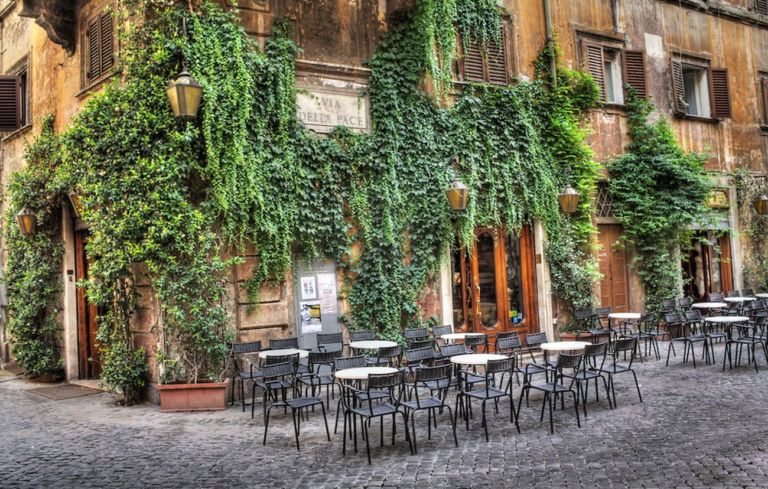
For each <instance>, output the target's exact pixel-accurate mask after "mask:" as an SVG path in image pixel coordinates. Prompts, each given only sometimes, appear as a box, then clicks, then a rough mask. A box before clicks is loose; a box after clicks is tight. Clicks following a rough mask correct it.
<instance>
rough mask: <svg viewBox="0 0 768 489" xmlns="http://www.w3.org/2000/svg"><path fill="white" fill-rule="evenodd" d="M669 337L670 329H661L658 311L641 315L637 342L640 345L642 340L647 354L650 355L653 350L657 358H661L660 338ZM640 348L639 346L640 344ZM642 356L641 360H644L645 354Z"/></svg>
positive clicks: (636, 334) (636, 335)
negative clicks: (657, 315)
mask: <svg viewBox="0 0 768 489" xmlns="http://www.w3.org/2000/svg"><path fill="white" fill-rule="evenodd" d="M665 336H666V337H667V338H669V331H662V330H660V329H659V323H658V320H657V317H656V313H654V312H647V313H644V314H643V315H642V316H640V320H639V321H638V323H637V332H636V333H635V337H636V338H637V343H638V345H640V342H641V341H642V342H643V343H644V346H645V355H650V353H651V352H653V354H654V356H655V357H656V360H661V352H660V351H659V338H664V337H665ZM638 348H639V346H638ZM639 356H640V362H642V361H643V356H642V355H639Z"/></svg>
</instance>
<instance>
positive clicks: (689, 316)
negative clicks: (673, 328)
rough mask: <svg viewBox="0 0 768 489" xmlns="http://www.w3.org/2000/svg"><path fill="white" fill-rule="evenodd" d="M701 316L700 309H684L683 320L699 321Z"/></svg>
mask: <svg viewBox="0 0 768 489" xmlns="http://www.w3.org/2000/svg"><path fill="white" fill-rule="evenodd" d="M702 319H703V318H702V317H701V311H699V310H698V309H693V310H692V311H685V320H686V321H688V322H699V321H701V320H702Z"/></svg>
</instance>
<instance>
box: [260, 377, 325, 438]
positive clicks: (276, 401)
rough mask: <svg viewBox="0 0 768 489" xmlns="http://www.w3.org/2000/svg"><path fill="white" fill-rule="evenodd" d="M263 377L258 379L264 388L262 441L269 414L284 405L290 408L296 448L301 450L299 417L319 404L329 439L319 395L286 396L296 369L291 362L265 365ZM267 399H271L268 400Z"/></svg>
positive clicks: (323, 407) (323, 406)
mask: <svg viewBox="0 0 768 489" xmlns="http://www.w3.org/2000/svg"><path fill="white" fill-rule="evenodd" d="M262 373H263V377H262V378H261V380H259V381H258V383H259V386H260V387H261V388H262V389H264V441H263V442H262V444H263V445H266V444H267V431H268V430H269V415H270V413H271V412H272V408H274V407H284V408H288V409H290V410H291V415H292V417H293V432H294V434H295V436H296V450H301V447H300V446H299V433H300V431H301V418H302V413H303V412H304V411H308V408H314V406H318V405H319V406H320V408H321V409H322V411H323V421H324V422H325V434H326V436H327V437H328V441H331V432H330V430H329V429H328V418H327V417H326V414H325V405H324V404H323V401H322V399H320V398H319V397H293V398H290V397H288V391H289V390H293V386H294V382H295V375H296V369H295V366H294V364H293V362H284V363H277V364H274V365H265V366H264V368H263V369H262ZM268 399H271V401H269V402H268Z"/></svg>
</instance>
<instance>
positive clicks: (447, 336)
mask: <svg viewBox="0 0 768 489" xmlns="http://www.w3.org/2000/svg"><path fill="white" fill-rule="evenodd" d="M467 336H472V337H474V336H487V335H486V334H485V333H448V334H444V335H442V336H440V338H442V339H444V340H463V339H464V338H466V337H467Z"/></svg>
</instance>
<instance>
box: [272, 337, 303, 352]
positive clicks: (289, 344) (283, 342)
mask: <svg viewBox="0 0 768 489" xmlns="http://www.w3.org/2000/svg"><path fill="white" fill-rule="evenodd" d="M269 347H270V348H271V349H273V350H281V349H283V348H298V347H299V339H298V338H279V339H273V340H269Z"/></svg>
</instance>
